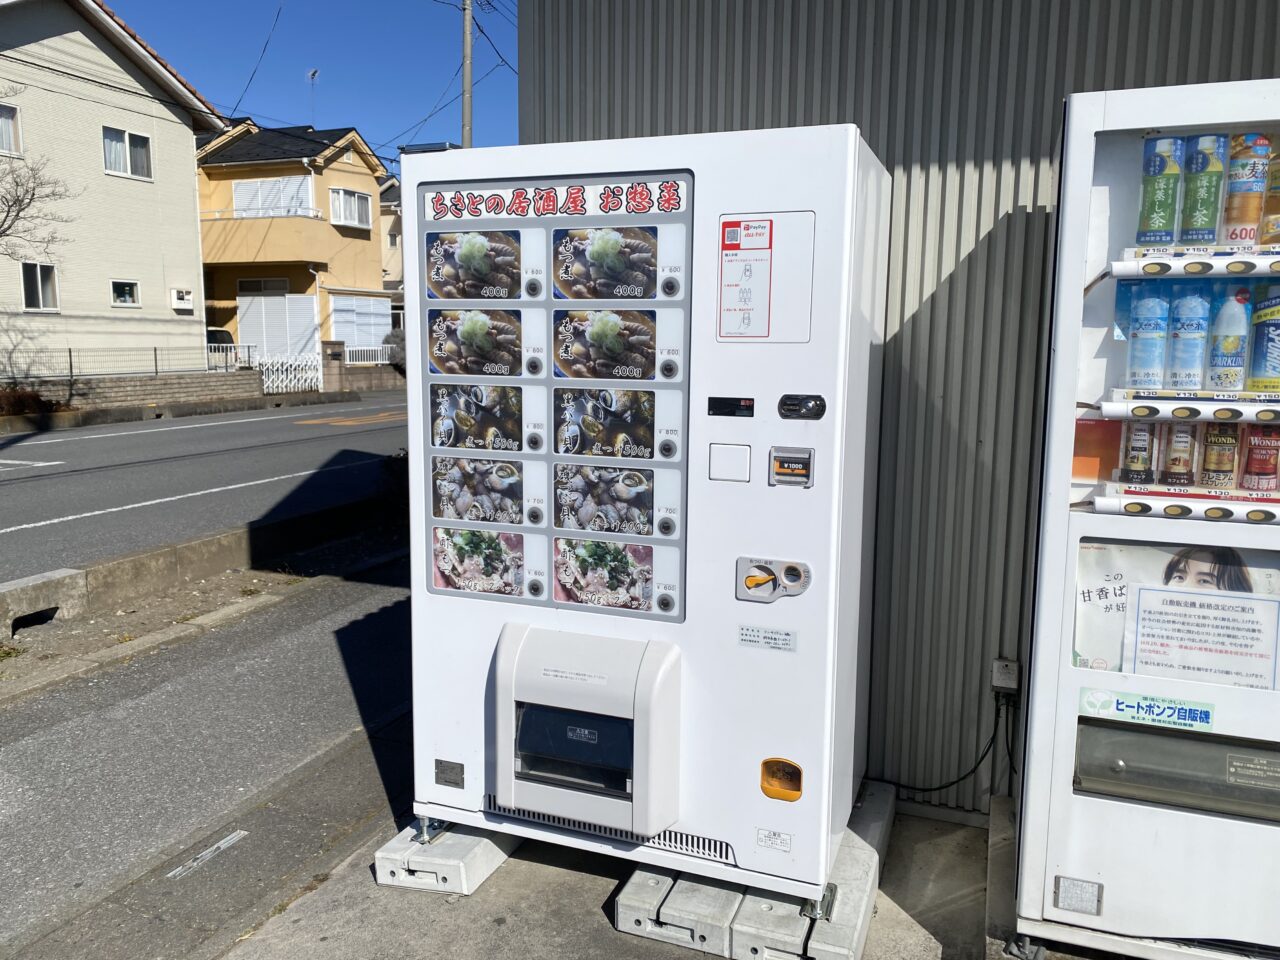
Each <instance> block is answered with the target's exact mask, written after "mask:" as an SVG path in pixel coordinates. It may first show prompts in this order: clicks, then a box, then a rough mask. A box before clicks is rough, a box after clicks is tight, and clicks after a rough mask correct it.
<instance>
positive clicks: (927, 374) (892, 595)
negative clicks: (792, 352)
mask: <svg viewBox="0 0 1280 960" xmlns="http://www.w3.org/2000/svg"><path fill="white" fill-rule="evenodd" d="M520 27H521V31H520V138H521V140H522V141H523V142H526V143H536V142H544V141H550V140H592V139H600V138H606V137H628V136H649V135H659V134H670V133H689V132H696V131H707V130H730V129H741V128H747V127H779V126H794V125H801V124H816V123H834V122H853V123H856V124H858V126H859V127H861V128H862V131H863V135H864V136H865V137H866V139H867V141H868V142H869V143H870V144H871V147H872V149H874V150H875V152H876V154H877V155H878V156H879V157H880V158H881V160H882V161H883V162H884V164H885V166H886V167H888V169H889V171H890V172H891V173H892V174H893V178H894V195H893V223H892V239H891V246H892V252H891V255H890V259H891V264H892V266H891V269H890V279H889V316H888V334H889V340H888V345H887V350H886V369H885V394H884V400H885V402H884V433H883V438H882V446H881V449H882V455H883V460H882V469H881V476H880V491H881V493H880V497H881V509H880V516H879V525H878V542H879V549H878V554H879V556H878V565H877V571H876V573H877V588H876V611H875V614H876V615H875V622H876V638H877V639H876V646H875V648H874V652H873V678H872V687H873V702H872V707H871V723H872V730H871V753H870V762H871V774H872V775H874V776H881V777H888V778H893V779H898V780H901V781H904V782H908V783H912V784H916V785H925V784H926V783H927V784H931V785H932V784H937V783H941V782H945V781H948V780H950V779H952V778H953V777H955V776H958V775H959V774H961V773H964V772H965V771H966V770H967V769H969V767H970V766H971V765H972V764H973V762H974V760H975V759H976V758H977V756H978V754H979V753H980V751H981V750H982V747H983V745H984V744H985V743H986V741H987V738H988V736H989V735H990V731H991V730H992V724H993V719H994V716H993V711H994V704H993V700H992V697H991V694H990V692H989V688H988V671H989V664H990V661H991V660H992V658H993V657H996V656H1006V657H1018V656H1019V651H1020V646H1021V644H1022V642H1023V641H1024V638H1025V636H1026V634H1027V632H1028V629H1029V618H1030V613H1031V610H1030V590H1029V584H1030V581H1031V571H1032V565H1033V562H1034V555H1035V554H1034V523H1035V514H1036V502H1035V501H1036V496H1037V480H1036V473H1037V472H1038V464H1039V457H1040V452H1039V435H1038V434H1039V424H1040V421H1041V416H1042V408H1041V401H1042V394H1043V391H1044V367H1045V354H1046V349H1047V337H1046V331H1047V315H1048V314H1047V306H1046V305H1047V303H1048V302H1049V299H1048V298H1049V292H1048V289H1047V285H1048V283H1049V280H1050V278H1051V276H1052V273H1051V271H1050V270H1049V265H1050V264H1051V262H1052V249H1051V246H1052V239H1053V235H1054V217H1053V208H1054V204H1055V201H1056V180H1055V165H1056V156H1057V150H1058V145H1059V135H1060V133H1061V121H1062V99H1063V97H1064V96H1065V95H1066V94H1067V93H1071V92H1076V91H1085V90H1100V89H1117V88H1125V87H1138V86H1153V85H1162V84H1175V83H1199V82H1207V81H1214V80H1243V79H1250V78H1258V77H1270V76H1274V75H1276V67H1277V63H1278V62H1280V3H1276V2H1274V0H1259V2H1250V0H1220V2H1216V3H1215V2H1212V0H1132V2H1121V0H1112V2H1105V0H1094V2H1085V0H1075V2H1044V0H989V2H975V0H967V2H965V0H956V2H942V0H934V2H927V0H899V2H891V0H870V2H845V3H842V2H839V0H776V2H765V0H741V2H739V0H591V2H588V0H523V2H522V3H521V4H520ZM1136 174H1137V171H1136V170H1135V175H1136ZM797 175H803V167H802V166H799V167H798V169H797ZM1000 739H1001V740H1003V737H1001V738H1000ZM997 754H998V758H997V759H998V766H997V769H996V783H997V784H998V785H999V789H1000V790H1001V791H1002V790H1003V784H1004V782H1005V781H1004V778H1005V776H1006V775H1007V771H1008V764H1007V761H1006V759H1005V751H1004V749H1003V746H1001V747H1000V748H998V750H997ZM989 771H990V767H989V766H987V765H985V764H984V766H983V769H982V770H981V771H980V772H979V774H978V776H976V777H975V778H973V779H970V780H968V781H965V782H964V783H962V784H960V785H959V786H956V787H953V788H951V789H948V790H945V791H941V792H938V793H934V794H929V795H917V796H915V797H914V798H916V799H920V800H924V801H926V802H931V803H937V804H944V805H947V806H951V807H958V808H961V809H966V810H979V811H985V810H986V809H987V796H988V792H989V790H990V784H991V777H990V775H989Z"/></svg>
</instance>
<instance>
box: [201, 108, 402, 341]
mask: <svg viewBox="0 0 1280 960" xmlns="http://www.w3.org/2000/svg"><path fill="white" fill-rule="evenodd" d="M197 160H198V163H199V174H200V226H201V232H202V235H203V238H204V244H203V245H204V282H205V290H206V296H207V298H208V299H207V310H206V316H207V318H208V323H209V326H210V327H211V328H221V329H224V330H227V331H228V332H229V333H230V334H231V336H232V337H233V338H234V339H235V341H236V342H237V343H240V344H252V345H253V346H254V347H255V348H256V349H257V351H258V352H259V353H261V354H264V355H281V354H307V353H314V352H315V351H316V350H317V349H318V347H319V341H321V340H342V341H344V342H345V343H346V344H347V346H348V347H349V348H350V347H366V346H377V345H379V344H381V343H382V338H383V337H384V336H385V335H386V334H387V332H388V331H390V329H391V295H390V293H389V292H388V291H387V290H386V289H385V288H384V287H383V282H382V243H383V240H382V225H381V212H380V205H379V203H378V179H379V178H380V177H383V176H385V175H386V172H387V171H386V168H385V167H384V166H383V165H382V163H381V162H380V161H379V160H378V158H377V157H376V156H375V155H374V153H373V151H372V150H371V149H370V148H369V145H368V144H367V143H365V141H364V139H363V138H362V137H361V136H360V134H359V133H357V132H356V130H355V129H354V128H351V127H347V128H341V129H335V130H316V129H315V128H314V127H309V126H304V127H278V128H269V127H262V126H259V125H258V124H256V123H254V122H253V121H252V120H249V119H235V120H232V121H231V126H230V128H229V129H228V130H227V131H225V132H224V133H221V134H219V135H217V136H206V137H204V138H202V140H201V143H200V146H199V150H198V153H197Z"/></svg>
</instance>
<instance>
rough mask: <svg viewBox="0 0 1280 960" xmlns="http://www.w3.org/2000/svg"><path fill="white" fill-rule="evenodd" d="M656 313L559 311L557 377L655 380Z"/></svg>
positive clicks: (557, 317)
mask: <svg viewBox="0 0 1280 960" xmlns="http://www.w3.org/2000/svg"><path fill="white" fill-rule="evenodd" d="M656 315H657V311H654V310H617V311H614V310H557V311H556V322H555V336H556V346H555V355H556V376H557V377H583V378H594V379H596V380H652V379H653V369H654V361H655V359H656V358H657V355H658V351H657V336H658V331H657V322H656V320H655V317H656Z"/></svg>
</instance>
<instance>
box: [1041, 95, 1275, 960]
mask: <svg viewBox="0 0 1280 960" xmlns="http://www.w3.org/2000/svg"><path fill="white" fill-rule="evenodd" d="M1277 130H1280V83H1278V82H1276V81H1251V82H1247V83H1232V84H1213V85H1205V86H1197V87H1180V88H1165V89H1149V90H1131V91H1117V92H1108V93H1105V94H1088V95H1081V96H1076V97H1072V98H1070V100H1069V106H1068V126H1067V137H1066V147H1065V163H1064V169H1063V172H1062V177H1063V192H1062V201H1061V211H1060V216H1061V221H1060V235H1059V244H1058V264H1057V272H1056V287H1055V304H1054V352H1053V366H1052V370H1051V387H1050V389H1051V396H1050V403H1049V413H1048V416H1049V422H1048V438H1047V455H1046V463H1045V477H1044V488H1043V497H1044V500H1043V504H1042V520H1041V534H1040V556H1039V562H1038V593H1037V598H1036V616H1035V633H1034V638H1033V648H1032V679H1031V691H1030V702H1029V711H1030V713H1029V729H1028V749H1027V754H1026V756H1027V770H1026V779H1025V781H1024V791H1023V798H1024V805H1023V810H1022V816H1021V823H1020V868H1019V895H1018V915H1019V920H1018V928H1019V930H1020V931H1022V932H1024V933H1028V934H1033V935H1037V936H1042V937H1045V938H1046V939H1052V940H1061V941H1065V942H1069V943H1076V944H1080V945H1083V946H1089V947H1096V948H1101V949H1108V950H1113V951H1117V952H1122V953H1133V954H1136V955H1141V956H1144V957H1158V958H1172V957H1185V956H1203V957H1217V956H1223V955H1224V953H1223V951H1222V950H1221V949H1219V947H1220V946H1222V945H1223V944H1224V943H1225V942H1227V941H1231V942H1232V943H1233V944H1235V945H1237V946H1238V947H1239V948H1241V949H1243V950H1245V951H1246V952H1248V951H1249V950H1252V951H1254V952H1259V953H1261V952H1267V951H1274V950H1275V949H1276V948H1277V947H1280V914H1278V913H1277V911H1276V910H1275V891H1276V879H1275V877H1276V875H1275V868H1274V864H1275V863H1276V862H1277V859H1278V858H1280V829H1278V824H1280V802H1278V798H1280V539H1278V538H1277V523H1280V490H1278V489H1277V487H1278V486H1280V484H1278V483H1277V480H1276V479H1275V478H1276V467H1275V465H1274V463H1275V460H1276V455H1275V451H1276V450H1277V449H1280V433H1277V432H1276V429H1275V427H1273V426H1272V422H1273V421H1276V420H1278V419H1280V379H1277V380H1275V381H1274V382H1273V381H1272V380H1271V379H1270V378H1269V377H1268V376H1267V375H1266V373H1265V371H1259V370H1255V369H1253V368H1252V367H1246V365H1245V364H1246V362H1245V360H1244V359H1243V358H1245V357H1248V358H1252V359H1254V360H1257V359H1258V357H1259V353H1258V345H1259V344H1260V343H1263V344H1265V343H1266V339H1267V336H1268V333H1269V331H1268V329H1267V323H1268V318H1269V314H1268V313H1267V311H1268V309H1269V304H1270V301H1271V298H1270V286H1271V285H1270V282H1269V278H1270V277H1271V276H1274V275H1275V274H1277V273H1280V246H1277V245H1276V244H1275V243H1274V242H1268V240H1267V235H1266V230H1267V227H1266V224H1267V211H1268V210H1271V209H1274V210H1275V211H1276V212H1277V214H1280V165H1277V166H1271V163H1272V160H1271V156H1272V154H1271V143H1270V142H1271V139H1272V135H1273V134H1274V132H1275V131H1277ZM1272 171H1275V173H1274V174H1272ZM1269 174H1271V175H1273V176H1276V180H1275V181H1274V182H1275V183H1276V184H1277V185H1278V186H1277V190H1276V192H1275V196H1274V197H1273V196H1272V194H1271V192H1270V191H1269V189H1268V186H1267V185H1268V175H1269ZM1277 239H1280V234H1278V235H1277ZM1278 315H1280V314H1278ZM1261 362H1262V363H1263V365H1264V366H1265V358H1264V359H1263V360H1262V361H1261ZM1278 369H1280V367H1278ZM1233 370H1234V371H1235V372H1236V373H1238V376H1237V377H1236V378H1235V380H1234V382H1232V381H1231V378H1232V376H1233ZM1251 454H1252V455H1253V459H1252V460H1250V455H1251Z"/></svg>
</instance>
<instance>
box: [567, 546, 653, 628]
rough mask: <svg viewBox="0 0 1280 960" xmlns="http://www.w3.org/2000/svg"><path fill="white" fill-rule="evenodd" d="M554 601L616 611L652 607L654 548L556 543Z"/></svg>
mask: <svg viewBox="0 0 1280 960" xmlns="http://www.w3.org/2000/svg"><path fill="white" fill-rule="evenodd" d="M555 571H556V572H555V581H556V588H555V589H556V593H555V596H556V599H557V600H559V601H561V602H562V603H581V604H586V605H587V606H593V607H613V608H615V609H619V610H649V609H651V608H652V607H653V547H648V546H644V545H642V544H638V543H605V542H603V541H600V540H570V539H568V538H565V537H557V538H556V541H555Z"/></svg>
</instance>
